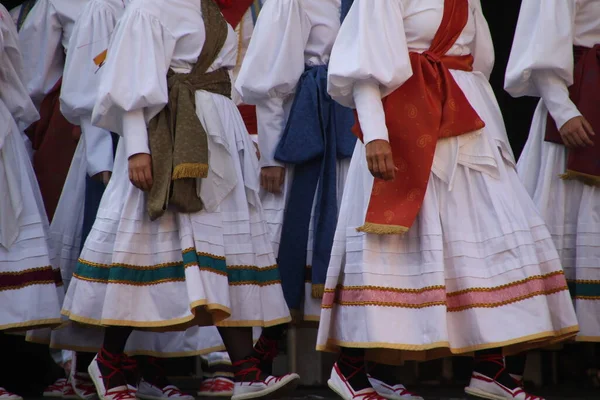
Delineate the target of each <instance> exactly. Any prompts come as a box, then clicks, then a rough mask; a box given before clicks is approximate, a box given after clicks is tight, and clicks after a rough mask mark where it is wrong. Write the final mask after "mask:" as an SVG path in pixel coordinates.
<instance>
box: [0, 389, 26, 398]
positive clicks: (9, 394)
mask: <svg viewBox="0 0 600 400" xmlns="http://www.w3.org/2000/svg"><path fill="white" fill-rule="evenodd" d="M5 395H8V396H11V397H12V396H16V397H21V396H19V395H18V394H14V393H11V392H9V391H8V390H6V389H4V388H2V387H0V396H5Z"/></svg>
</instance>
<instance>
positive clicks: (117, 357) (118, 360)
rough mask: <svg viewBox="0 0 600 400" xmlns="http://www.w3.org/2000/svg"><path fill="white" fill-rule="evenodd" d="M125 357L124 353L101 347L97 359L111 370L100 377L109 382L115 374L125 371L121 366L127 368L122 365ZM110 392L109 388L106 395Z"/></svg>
mask: <svg viewBox="0 0 600 400" xmlns="http://www.w3.org/2000/svg"><path fill="white" fill-rule="evenodd" d="M124 357H125V356H124V355H121V354H111V353H109V352H108V351H106V350H104V349H103V348H102V349H100V352H99V353H98V356H97V358H96V360H97V361H98V364H101V365H102V366H103V367H105V368H107V369H109V370H110V372H109V373H108V374H107V375H101V376H100V379H102V380H103V381H105V382H106V383H109V382H110V380H111V379H112V378H114V377H115V376H117V375H119V374H122V373H123V371H121V368H122V369H126V368H127V367H125V366H123V365H122V360H123V358H124ZM119 367H121V368H119ZM107 386H108V385H107ZM108 392H109V390H107V391H106V393H105V395H108ZM115 393H116V392H115ZM113 394H114V393H113ZM115 400H119V399H117V398H115Z"/></svg>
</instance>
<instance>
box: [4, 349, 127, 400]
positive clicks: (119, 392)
mask: <svg viewBox="0 0 600 400" xmlns="http://www.w3.org/2000/svg"><path fill="white" fill-rule="evenodd" d="M88 373H89V374H90V378H91V379H92V382H94V386H95V387H96V392H97V393H98V397H100V400H136V397H135V392H134V391H133V390H132V389H131V386H126V385H122V386H117V387H116V388H112V389H109V390H106V388H105V387H104V381H103V380H102V374H101V373H100V367H99V366H98V355H96V357H94V360H92V363H91V364H90V366H89V367H88ZM0 400H1V399H0Z"/></svg>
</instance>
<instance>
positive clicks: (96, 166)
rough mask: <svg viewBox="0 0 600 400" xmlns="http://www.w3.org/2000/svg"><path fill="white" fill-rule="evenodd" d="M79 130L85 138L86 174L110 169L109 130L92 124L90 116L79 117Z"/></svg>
mask: <svg viewBox="0 0 600 400" xmlns="http://www.w3.org/2000/svg"><path fill="white" fill-rule="evenodd" d="M81 132H82V134H83V136H84V138H85V156H86V159H87V173H88V175H89V176H94V175H96V174H99V173H100V172H104V171H112V169H113V163H114V156H113V143H112V137H111V134H110V132H109V131H107V130H105V129H102V128H98V127H96V126H94V125H92V122H91V117H82V118H81Z"/></svg>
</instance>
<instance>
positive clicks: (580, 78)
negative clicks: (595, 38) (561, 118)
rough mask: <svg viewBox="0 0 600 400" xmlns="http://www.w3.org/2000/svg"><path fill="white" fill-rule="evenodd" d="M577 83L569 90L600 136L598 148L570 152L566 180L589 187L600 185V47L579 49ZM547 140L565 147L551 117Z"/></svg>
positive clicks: (576, 70) (564, 176)
mask: <svg viewBox="0 0 600 400" xmlns="http://www.w3.org/2000/svg"><path fill="white" fill-rule="evenodd" d="M573 55H574V56H575V69H574V70H573V76H574V83H573V85H572V86H571V87H570V88H569V94H570V97H571V100H572V101H573V103H574V104H575V105H576V106H577V109H578V110H579V112H581V115H583V116H584V117H585V119H587V120H588V122H589V123H590V124H591V125H592V128H593V129H594V132H596V136H592V137H591V139H592V141H593V142H594V144H595V146H593V147H590V146H587V147H584V148H581V149H569V150H568V158H567V165H566V172H565V174H563V175H561V178H563V179H577V180H580V181H582V182H583V183H585V184H588V185H592V186H600V112H598V111H599V109H598V105H600V44H599V45H596V46H594V48H591V49H590V48H587V47H580V46H575V47H574V48H573ZM545 139H546V141H547V142H552V143H558V144H564V143H563V141H562V137H561V136H560V133H559V131H558V128H557V126H556V122H554V119H553V118H552V116H550V114H548V121H547V124H546V138H545Z"/></svg>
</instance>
